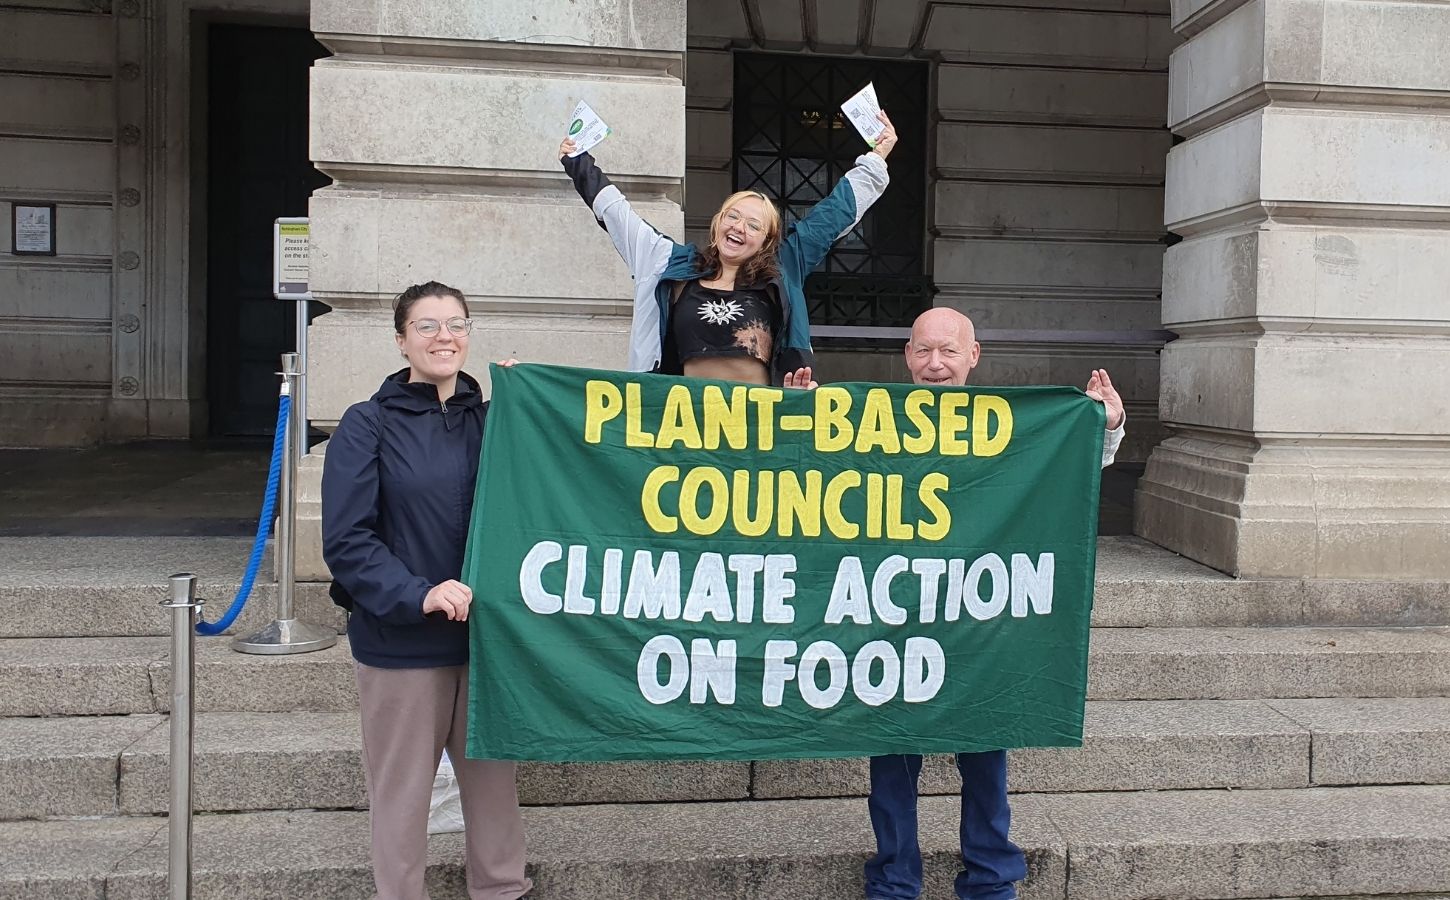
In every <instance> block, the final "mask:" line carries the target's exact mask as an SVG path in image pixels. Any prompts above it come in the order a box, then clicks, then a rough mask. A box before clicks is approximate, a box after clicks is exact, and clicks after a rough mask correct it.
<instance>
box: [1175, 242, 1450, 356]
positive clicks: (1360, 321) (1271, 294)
mask: <svg viewBox="0 0 1450 900" xmlns="http://www.w3.org/2000/svg"><path fill="white" fill-rule="evenodd" d="M1446 284H1450V231H1444V230H1438V229H1420V228H1334V227H1327V226H1326V227H1312V226H1286V225H1273V226H1269V227H1259V228H1253V229H1249V230H1233V231H1220V232H1213V233H1211V234H1205V235H1201V236H1198V237H1194V238H1190V239H1189V240H1186V241H1183V242H1182V243H1179V244H1177V245H1175V246H1173V247H1171V248H1169V250H1168V253H1167V256H1166V257H1165V260H1164V271H1163V322H1164V325H1165V326H1166V327H1168V328H1184V327H1189V328H1191V327H1193V326H1194V325H1195V324H1198V323H1204V322H1210V321H1213V320H1215V319H1218V318H1220V317H1222V318H1229V319H1244V320H1248V319H1250V318H1252V317H1256V316H1257V317H1261V318H1264V319H1268V320H1270V321H1265V322H1261V323H1259V326H1260V327H1263V328H1266V329H1269V330H1272V331H1277V332H1288V333H1295V332H1324V333H1329V332H1332V331H1335V330H1344V329H1349V328H1352V329H1355V330H1363V329H1364V328H1366V327H1369V328H1375V329H1385V330H1394V331H1411V330H1417V329H1418V330H1423V329H1427V328H1428V329H1432V330H1435V331H1441V330H1444V329H1445V328H1447V327H1450V310H1447V309H1446V306H1445V285H1446Z"/></svg>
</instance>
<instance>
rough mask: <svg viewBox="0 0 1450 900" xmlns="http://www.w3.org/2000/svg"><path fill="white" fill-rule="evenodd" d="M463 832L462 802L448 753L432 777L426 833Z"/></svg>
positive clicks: (444, 752) (445, 751) (445, 753)
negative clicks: (431, 792)
mask: <svg viewBox="0 0 1450 900" xmlns="http://www.w3.org/2000/svg"><path fill="white" fill-rule="evenodd" d="M462 830H463V801H462V800H460V799H459V797H458V779H457V778H456V777H455V776H454V774H453V760H451V759H449V758H448V751H447V750H444V751H443V759H442V760H441V761H439V763H438V774H436V775H434V776H433V799H432V801H431V802H430V803H429V805H428V833H429V834H452V833H454V832H459V831H462Z"/></svg>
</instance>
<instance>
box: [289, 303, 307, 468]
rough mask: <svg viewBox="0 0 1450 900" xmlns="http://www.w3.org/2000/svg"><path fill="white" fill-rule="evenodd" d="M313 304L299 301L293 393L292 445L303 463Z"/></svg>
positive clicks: (305, 445)
mask: <svg viewBox="0 0 1450 900" xmlns="http://www.w3.org/2000/svg"><path fill="white" fill-rule="evenodd" d="M311 306H312V304H311V302H309V301H307V300H298V301H297V329H296V330H297V360H298V364H297V385H296V390H295V391H294V392H293V393H292V404H293V406H294V407H295V408H296V415H297V431H296V435H297V439H296V440H295V441H293V442H292V443H293V444H294V445H295V446H294V448H293V449H294V450H295V451H296V456H297V461H298V462H299V463H300V462H302V457H304V456H306V455H307V432H308V431H309V427H308V424H307V325H308V322H307V314H308V312H309V307H311Z"/></svg>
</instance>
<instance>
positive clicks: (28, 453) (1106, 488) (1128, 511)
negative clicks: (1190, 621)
mask: <svg viewBox="0 0 1450 900" xmlns="http://www.w3.org/2000/svg"><path fill="white" fill-rule="evenodd" d="M270 452H271V445H270V443H262V442H257V443H254V444H227V445H222V446H206V445H201V444H192V443H187V442H184V441H155V442H146V443H137V444H117V445H112V446H107V447H97V448H92V449H86V450H0V537H26V536H28V537H40V536H56V537H64V536H72V537H119V536H130V537H245V536H250V535H252V534H254V533H255V531H256V527H257V514H258V512H259V511H260V509H261V504H262V491H263V489H264V488H265V487H266V485H267V463H268V461H269V459H270V457H269V453H270ZM1142 474H1143V466H1142V465H1141V464H1120V465H1115V466H1113V467H1111V468H1109V469H1108V470H1106V471H1105V472H1103V492H1102V505H1101V508H1100V509H1101V512H1100V515H1099V525H1098V530H1099V533H1100V534H1102V535H1120V534H1131V533H1132V531H1133V490H1134V488H1135V487H1136V486H1137V484H1138V478H1139V477H1140V476H1141V475H1142Z"/></svg>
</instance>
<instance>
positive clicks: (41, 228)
mask: <svg viewBox="0 0 1450 900" xmlns="http://www.w3.org/2000/svg"><path fill="white" fill-rule="evenodd" d="M10 252H11V253H13V254H15V255H16V256H54V255H55V204H54V203H32V202H30V201H26V200H15V201H12V202H11V204H10Z"/></svg>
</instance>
